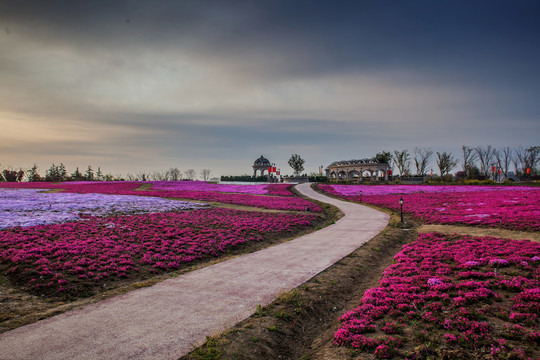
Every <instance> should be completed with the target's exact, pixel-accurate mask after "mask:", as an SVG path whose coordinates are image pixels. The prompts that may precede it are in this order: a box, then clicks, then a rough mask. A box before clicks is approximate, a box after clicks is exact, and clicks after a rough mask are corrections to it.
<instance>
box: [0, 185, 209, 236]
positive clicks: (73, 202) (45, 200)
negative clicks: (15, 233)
mask: <svg viewBox="0 0 540 360" xmlns="http://www.w3.org/2000/svg"><path fill="white" fill-rule="evenodd" d="M205 206H207V205H205V204H198V203H194V202H183V201H170V200H167V199H161V198H154V197H142V196H132V195H127V196H125V195H103V194H74V193H43V190H38V189H0V229H6V228H11V227H15V226H35V225H45V224H55V223H62V222H70V221H79V220H83V219H84V220H86V219H87V218H88V216H100V217H103V216H110V215H120V214H145V213H153V212H170V211H179V210H188V209H198V208H201V207H205Z"/></svg>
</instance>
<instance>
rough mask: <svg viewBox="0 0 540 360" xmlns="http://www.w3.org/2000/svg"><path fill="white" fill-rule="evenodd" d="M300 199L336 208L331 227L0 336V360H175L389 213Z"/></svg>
mask: <svg viewBox="0 0 540 360" xmlns="http://www.w3.org/2000/svg"><path fill="white" fill-rule="evenodd" d="M309 185H310V184H301V185H298V186H297V187H296V188H297V189H298V190H299V191H300V192H301V193H303V194H305V195H307V196H309V197H312V198H314V199H317V200H320V201H324V202H327V203H330V204H333V205H336V206H337V207H339V208H340V209H341V210H342V211H343V213H344V214H345V216H344V217H343V218H342V219H340V220H339V221H337V222H336V223H335V224H334V225H332V226H329V227H326V228H324V229H322V230H320V231H317V232H314V233H311V234H308V235H305V236H303V237H300V238H297V239H295V240H292V241H289V242H286V243H283V244H280V245H276V246H273V247H270V248H267V249H264V250H261V251H258V252H255V253H251V254H247V255H243V256H240V257H238V258H235V259H232V260H228V261H225V262H222V263H218V264H215V265H212V266H208V267H205V268H203V269H200V270H196V271H193V272H190V273H187V274H185V275H182V276H179V277H177V278H172V279H169V280H166V281H163V282H161V283H159V284H156V285H154V286H152V287H148V288H143V289H139V290H135V291H132V292H129V293H127V294H124V295H120V296H117V297H115V298H111V299H108V300H104V301H102V302H99V303H97V304H92V305H89V306H86V307H84V308H82V309H79V310H73V311H70V312H67V313H64V314H61V315H58V316H54V317H51V318H48V319H45V320H42V321H39V322H37V323H34V324H30V325H27V326H23V327H20V328H18V329H15V330H12V331H9V332H6V333H3V334H0V359H6V360H7V359H9V360H16V359H25V360H26V359H32V360H38V359H51V360H52V359H54V360H61V359H66V360H67V359H69V360H75V359H92V360H94V359H116V360H120V359H178V358H179V357H180V356H182V355H185V354H186V353H188V352H189V351H191V350H192V349H193V347H194V346H198V345H200V344H202V343H203V342H204V341H205V338H206V336H207V335H216V334H218V333H220V332H222V331H223V330H226V329H227V328H229V327H231V326H232V325H234V324H236V323H237V322H239V321H241V320H243V319H245V318H247V317H249V316H250V315H251V314H253V313H254V312H255V308H256V306H257V304H262V305H266V304H268V303H270V302H272V301H274V300H275V299H276V296H277V295H278V294H279V293H280V292H283V291H286V290H291V289H293V288H295V287H297V286H299V285H301V284H303V283H304V282H306V281H307V280H309V279H311V278H312V277H313V276H315V275H316V274H318V273H319V272H321V271H323V270H324V269H326V268H327V267H329V266H331V265H332V264H334V263H335V262H337V261H338V260H340V259H341V258H343V257H344V256H346V255H348V254H349V253H351V252H352V251H353V250H355V249H356V248H358V247H359V246H360V245H362V244H363V243H365V242H367V241H368V240H370V239H371V238H373V237H374V236H375V235H376V234H377V233H379V232H380V231H381V230H382V229H384V227H385V226H386V224H387V223H388V215H386V214H384V213H381V212H379V211H376V210H373V209H371V208H368V207H365V206H361V205H357V204H352V203H348V202H344V201H339V200H335V199H331V198H329V197H326V196H323V195H320V194H318V193H316V192H315V191H313V190H312V189H311V188H310V187H309Z"/></svg>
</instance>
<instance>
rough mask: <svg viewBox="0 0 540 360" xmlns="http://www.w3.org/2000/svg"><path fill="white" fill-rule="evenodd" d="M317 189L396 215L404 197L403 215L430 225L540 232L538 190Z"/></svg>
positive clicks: (323, 187) (371, 187)
mask: <svg viewBox="0 0 540 360" xmlns="http://www.w3.org/2000/svg"><path fill="white" fill-rule="evenodd" d="M319 186H320V188H321V189H322V190H324V191H326V192H328V193H330V194H332V195H335V196H338V197H341V198H343V199H347V200H352V201H359V202H364V203H368V204H373V205H377V206H381V207H385V208H389V209H393V210H397V211H399V210H400V205H399V199H400V198H401V197H403V200H404V204H403V211H404V212H406V213H409V214H412V215H413V216H416V217H418V218H421V219H422V220H424V221H425V222H427V223H430V224H433V223H435V224H466V225H479V226H484V227H496V228H506V229H512V230H532V231H539V230H540V189H539V188H535V187H526V188H525V187H502V186H498V187H487V186H422V185H404V186H392V185H390V186H385V185H377V186H362V185H348V186H347V185H319ZM360 191H362V195H360ZM396 192H400V193H396Z"/></svg>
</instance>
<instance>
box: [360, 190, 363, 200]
mask: <svg viewBox="0 0 540 360" xmlns="http://www.w3.org/2000/svg"><path fill="white" fill-rule="evenodd" d="M360 202H363V201H362V191H360Z"/></svg>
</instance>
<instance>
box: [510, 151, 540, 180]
mask: <svg viewBox="0 0 540 360" xmlns="http://www.w3.org/2000/svg"><path fill="white" fill-rule="evenodd" d="M514 154H515V156H516V159H515V162H514V164H515V167H516V172H517V170H518V164H519V167H520V169H519V170H521V174H522V175H525V174H526V173H527V169H531V174H530V175H533V173H535V172H536V164H537V163H538V162H539V161H540V156H539V155H540V146H533V147H530V148H528V149H525V148H523V147H522V146H519V147H517V148H515V149H514Z"/></svg>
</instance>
